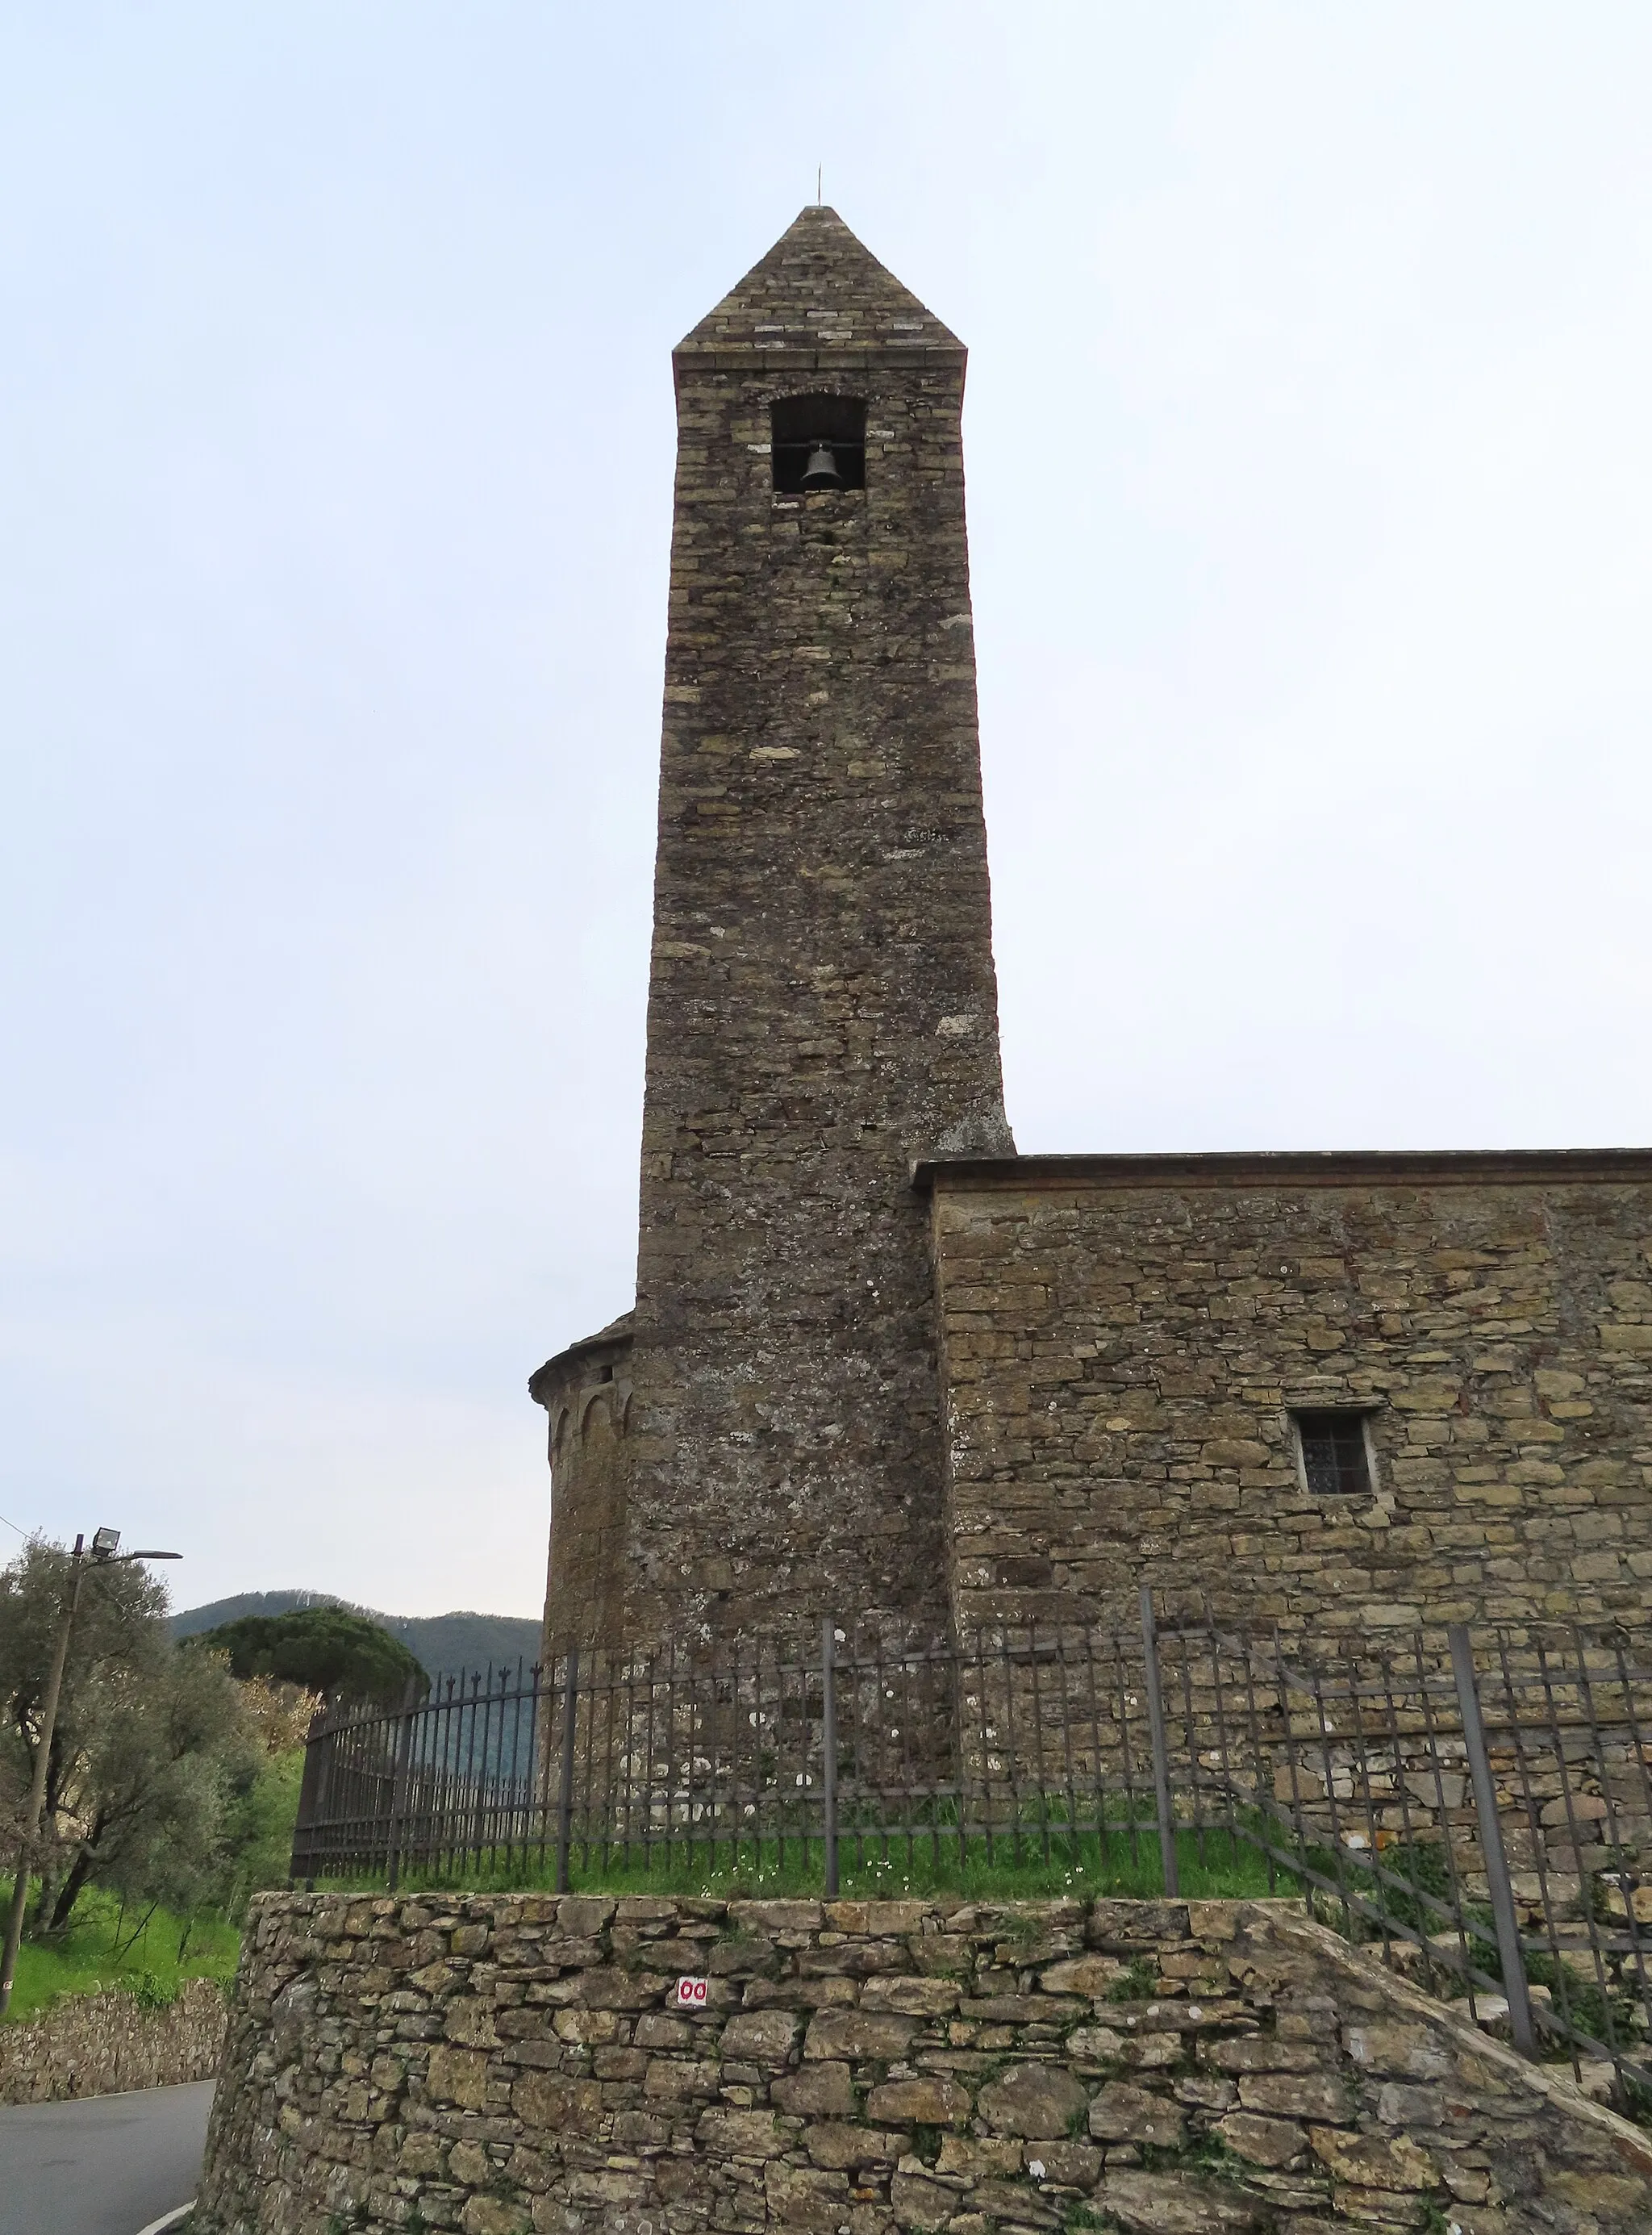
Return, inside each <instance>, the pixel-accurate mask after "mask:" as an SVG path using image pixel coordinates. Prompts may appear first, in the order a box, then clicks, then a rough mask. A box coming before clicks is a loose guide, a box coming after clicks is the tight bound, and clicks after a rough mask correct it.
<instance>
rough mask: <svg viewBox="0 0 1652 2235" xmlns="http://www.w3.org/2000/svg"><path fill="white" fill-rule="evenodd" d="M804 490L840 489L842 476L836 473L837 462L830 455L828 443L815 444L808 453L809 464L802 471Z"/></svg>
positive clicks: (830, 448)
mask: <svg viewBox="0 0 1652 2235" xmlns="http://www.w3.org/2000/svg"><path fill="white" fill-rule="evenodd" d="M803 486H804V488H806V489H823V488H842V487H843V475H841V474H840V473H839V471H838V462H837V460H836V459H835V458H834V457H833V455H832V445H831V443H830V442H825V441H822V442H817V443H816V444H815V446H814V448H813V450H811V451H810V453H809V462H808V464H807V465H806V466H805V467H804V469H803Z"/></svg>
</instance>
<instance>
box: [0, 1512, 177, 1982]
mask: <svg viewBox="0 0 1652 2235" xmlns="http://www.w3.org/2000/svg"><path fill="white" fill-rule="evenodd" d="M120 1544H121V1532H120V1530H118V1529H98V1530H94V1531H93V1534H92V1542H91V1544H90V1545H89V1547H88V1544H87V1542H86V1539H85V1537H76V1538H75V1550H73V1552H71V1553H70V1555H69V1572H70V1574H71V1576H72V1577H73V1579H74V1580H73V1581H72V1583H70V1585H69V1597H68V1599H67V1601H66V1602H65V1603H64V1607H63V1618H62V1621H61V1622H59V1623H58V1625H57V1642H56V1645H55V1646H54V1647H53V1648H52V1665H51V1674H50V1675H49V1676H48V1677H47V1679H46V1698H45V1702H44V1705H43V1707H42V1712H41V1718H40V1740H39V1743H38V1745H37V1747H36V1751H35V1774H34V1779H33V1782H32V1783H31V1784H30V1786H29V1806H28V1809H27V1811H26V1812H25V1814H24V1817H23V1838H21V1839H20V1840H19V1841H18V1843H17V1876H16V1880H15V1882H14V1883H13V1885H12V1889H11V1912H10V1916H9V1917H7V1919H6V1946H5V1954H4V1956H3V1957H0V2018H3V2017H4V2015H5V2014H6V2011H7V2009H9V2008H10V2002H11V1983H12V1981H13V1979H14V1978H15V1977H16V1971H17V1950H18V1949H19V1947H20V1946H21V1945H22V1943H23V1911H24V1910H25V1909H26V1908H27V1906H28V1903H29V1865H30V1864H31V1863H32V1862H33V1860H34V1858H35V1842H36V1839H37V1838H39V1836H40V1817H41V1811H42V1809H43V1808H44V1806H45V1805H46V1774H47V1770H48V1768H49V1765H50V1761H51V1751H52V1734H53V1732H54V1731H55V1730H56V1727H57V1701H58V1696H59V1694H61V1693H62V1688H63V1667H64V1663H65V1662H67V1661H68V1659H69V1632H70V1630H72V1629H74V1627H75V1613H76V1611H77V1610H78V1609H79V1606H80V1603H81V1585H82V1583H83V1582H84V1581H85V1580H86V1571H87V1570H88V1568H94V1567H96V1568H123V1567H125V1566H126V1565H127V1563H128V1561H132V1560H181V1559H182V1558H183V1557H184V1556H183V1554H182V1553H181V1552H122V1551H121V1550H120Z"/></svg>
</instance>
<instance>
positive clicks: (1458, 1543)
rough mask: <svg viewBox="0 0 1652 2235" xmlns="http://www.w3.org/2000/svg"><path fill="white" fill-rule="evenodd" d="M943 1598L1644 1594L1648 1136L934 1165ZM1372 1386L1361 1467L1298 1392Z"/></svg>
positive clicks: (1227, 1615) (985, 1606)
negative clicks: (1546, 1152)
mask: <svg viewBox="0 0 1652 2235" xmlns="http://www.w3.org/2000/svg"><path fill="white" fill-rule="evenodd" d="M925 1176H926V1177H927V1178H928V1179H929V1181H930V1185H931V1188H932V1217H933V1227H932V1232H933V1244H934V1251H935V1261H936V1278H937V1301H938V1311H939V1319H940V1331H941V1348H942V1360H943V1365H942V1371H943V1378H944V1390H945V1397H946V1405H947V1412H948V1423H949V1461H948V1468H949V1480H948V1500H949V1508H948V1537H949V1557H950V1563H951V1588H952V1595H953V1603H954V1608H955V1613H956V1616H957V1620H958V1621H959V1622H960V1623H961V1624H963V1625H966V1626H967V1625H971V1624H973V1623H975V1622H981V1621H987V1622H991V1621H996V1620H1001V1619H1005V1618H1008V1619H1011V1620H1027V1619H1030V1618H1037V1619H1041V1620H1042V1619H1074V1618H1084V1619H1095V1618H1097V1617H1098V1616H1099V1617H1100V1618H1102V1619H1104V1620H1107V1621H1110V1622H1134V1621H1135V1619H1136V1593H1137V1590H1138V1588H1139V1585H1140V1584H1142V1583H1148V1584H1151V1585H1152V1587H1153V1588H1154V1589H1155V1590H1156V1591H1157V1592H1159V1594H1160V1595H1161V1601H1162V1603H1166V1604H1167V1605H1169V1606H1172V1607H1182V1608H1186V1607H1189V1606H1190V1605H1192V1604H1194V1603H1197V1601H1198V1596H1199V1595H1200V1594H1201V1593H1208V1595H1209V1598H1210V1602H1211V1606H1212V1607H1213V1609H1215V1611H1216V1613H1217V1614H1218V1616H1220V1617H1222V1618H1223V1619H1225V1620H1231V1621H1234V1622H1257V1623H1260V1624H1266V1625H1272V1624H1274V1623H1277V1624H1278V1625H1279V1627H1280V1628H1281V1629H1283V1630H1285V1631H1287V1632H1307V1633H1320V1634H1324V1633H1330V1632H1336V1631H1342V1632H1349V1631H1355V1632H1357V1631H1360V1630H1361V1629H1365V1630H1380V1629H1384V1628H1391V1627H1398V1626H1408V1625H1410V1624H1412V1623H1414V1622H1417V1621H1419V1620H1424V1621H1427V1622H1444V1621H1446V1620H1467V1621H1485V1622H1525V1621H1528V1620H1531V1619H1535V1618H1538V1617H1543V1616H1551V1617H1553V1616H1577V1617H1581V1618H1584V1619H1588V1620H1599V1619H1603V1618H1607V1617H1611V1616H1620V1615H1623V1616H1631V1615H1633V1616H1639V1615H1640V1614H1641V1613H1642V1610H1643V1609H1644V1608H1645V1606H1646V1604H1647V1599H1648V1593H1649V1589H1652V1155H1649V1154H1647V1153H1645V1152H1635V1151H1619V1152H1603V1153H1602V1154H1600V1155H1599V1156H1573V1157H1565V1156H1559V1155H1556V1156H1548V1157H1544V1156H1531V1157H1499V1156H1478V1157H1477V1156H1463V1157H1436V1158H1427V1157H1403V1156H1394V1157H1381V1156H1372V1157H1112V1158H1108V1157H1097V1158H1079V1157H1074V1158H1028V1159H1023V1160H1022V1162H1021V1163H1020V1164H1019V1165H1014V1164H1010V1163H990V1164H988V1163H978V1164H973V1165H971V1164H966V1163H959V1164H957V1165H955V1166H951V1167H949V1166H946V1165H939V1166H936V1167H931V1168H930V1171H929V1173H928V1174H927V1175H925ZM1339 1406H1368V1407H1369V1408H1370V1409H1369V1411H1368V1414H1367V1418H1368V1424H1369V1444H1368V1448H1369V1450H1370V1452H1371V1454H1372V1456H1373V1458H1374V1488H1373V1491H1372V1494H1370V1495H1368V1496H1367V1497H1365V1498H1361V1499H1358V1500H1352V1499H1347V1498H1342V1499H1339V1498H1326V1497H1322V1496H1314V1495H1311V1494H1310V1493H1309V1491H1308V1489H1307V1486H1306V1482H1305V1478H1304V1476H1303V1471H1302V1468H1301V1465H1300V1461H1299V1458H1298V1456H1297V1451H1296V1438H1295V1433H1294V1431H1293V1428H1292V1426H1291V1422H1290V1411H1291V1409H1292V1408H1293V1407H1303V1408H1309V1407H1339Z"/></svg>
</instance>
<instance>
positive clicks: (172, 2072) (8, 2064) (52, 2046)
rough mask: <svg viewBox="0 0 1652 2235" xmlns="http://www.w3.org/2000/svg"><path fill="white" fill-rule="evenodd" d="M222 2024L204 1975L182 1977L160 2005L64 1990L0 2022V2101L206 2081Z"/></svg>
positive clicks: (217, 1997)
mask: <svg viewBox="0 0 1652 2235" xmlns="http://www.w3.org/2000/svg"><path fill="white" fill-rule="evenodd" d="M224 2029H225V2001H224V1991H223V1989H222V1988H221V1987H219V1985H218V1984H217V1983H216V1982H215V1981H213V1980H211V1979H190V1980H188V1981H186V1983H185V1985H184V1988H183V1990H182V1992H181V1993H180V1996H179V1997H178V1999H177V2001H176V2002H170V2003H168V2004H167V2006H166V2007H165V2008H163V2009H152V2008H149V2007H147V2005H145V2004H144V2003H142V2002H139V2001H138V2000H137V1998H136V1996H133V1995H127V1994H107V1995H67V1996H64V1997H63V1999H62V2002H56V2003H54V2004H53V2005H52V2007H51V2009H49V2010H47V2011H45V2012H44V2013H43V2014H42V2015H41V2016H39V2017H37V2018H30V2019H27V2020H24V2021H23V2022H19V2023H17V2024H15V2025H5V2026H0V2103H56V2102H61V2101H63V2100H64V2099H66V2098H67V2097H69V2096H75V2095H119V2094H125V2093H126V2091H127V2089H128V2088H175V2087H179V2086H181V2085H182V2084H183V2083H184V2082H185V2081H193V2080H210V2079H211V2078H212V2075H213V2074H214V2073H215V2072H216V2071H217V2070H218V2060H219V2053H220V2051H221V2050H222V2048H223V2046H224Z"/></svg>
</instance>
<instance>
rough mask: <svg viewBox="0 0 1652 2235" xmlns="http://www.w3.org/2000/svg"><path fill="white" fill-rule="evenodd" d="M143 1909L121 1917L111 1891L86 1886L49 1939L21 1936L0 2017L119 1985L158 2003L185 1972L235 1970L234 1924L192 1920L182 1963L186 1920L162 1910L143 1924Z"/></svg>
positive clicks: (203, 1975) (202, 1975)
mask: <svg viewBox="0 0 1652 2235" xmlns="http://www.w3.org/2000/svg"><path fill="white" fill-rule="evenodd" d="M6 1891H7V1893H8V1895H9V1894H10V1886H9V1885H8V1886H7V1888H6ZM141 1916H142V1913H141V1911H139V1912H137V1913H135V1914H134V1913H132V1912H128V1913H127V1915H126V1916H125V1917H122V1916H121V1904H120V1903H119V1902H118V1901H117V1900H116V1899H115V1897H114V1895H113V1894H108V1893H104V1892H102V1891H101V1890H100V1889H99V1888H97V1887H95V1886H88V1888H87V1890H86V1891H85V1892H84V1893H83V1894H82V1896H81V1897H80V1900H79V1901H78V1902H77V1903H76V1904H75V1914H74V1916H73V1917H72V1918H71V1919H70V1920H69V1924H68V1926H67V1927H66V1929H65V1930H63V1931H62V1932H61V1933H57V1934H55V1935H54V1936H53V1937H52V1938H51V1939H49V1940H45V1941H38V1940H25V1941H24V1942H23V1946H22V1947H21V1949H19V1950H18V1951H17V1977H16V1984H15V1986H14V1987H13V1989H12V1995H11V2007H10V2009H9V2010H8V2011H7V2013H6V2016H5V2019H4V2022H5V2023H6V2024H8V2025H11V2024H16V2023H17V2022H21V2021H23V2020H25V2019H28V2018H31V2017H38V2016H39V2015H40V2013H41V2012H42V2010H45V2009H49V2008H50V2006H51V2005H52V2003H54V2002H57V2001H58V2000H59V1999H60V1998H61V1997H62V1996H65V1995H95V1994H96V1993H97V1992H98V1991H99V1989H101V1988H109V1987H117V1988H124V1989H126V1990H127V1992H128V1993H130V1994H134V1995H136V1996H137V1997H138V1999H139V2000H140V2002H147V2003H150V2004H152V2005H153V2006H154V2007H156V2008H160V2007H163V2006H164V2005H165V2004H167V2003H168V2002H174V2001H175V2000H176V1999H177V1996H178V1993H179V1990H180V1988H181V1987H182V1986H183V1983H184V1982H185V1980H186V1979H219V1980H224V1981H228V1980H229V1979H230V1978H231V1977H232V1976H233V1974H234V1970H235V1960H236V1956H237V1955H238V1951H239V1948H240V1935H239V1934H238V1932H237V1931H236V1930H234V1928H233V1926H232V1925H228V1924H225V1923H223V1921H222V1920H221V1919H219V1918H215V1917H206V1918H199V1919H197V1920H195V1921H194V1922H193V1923H192V1924H191V1925H190V1928H189V1940H188V1944H187V1946H186V1950H185V1952H184V1957H183V1960H182V1961H181V1962H180V1960H179V1956H178V1943H179V1942H180V1939H181V1938H182V1937H183V1932H184V1925H183V1921H182V1920H181V1919H180V1918H179V1917H173V1916H171V1915H169V1914H168V1913H167V1911H165V1910H160V1909H158V1910H156V1911H154V1913H153V1916H152V1917H150V1918H149V1920H148V1922H147V1924H143V1923H142V1922H141ZM134 1933H135V1937H134Z"/></svg>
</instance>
